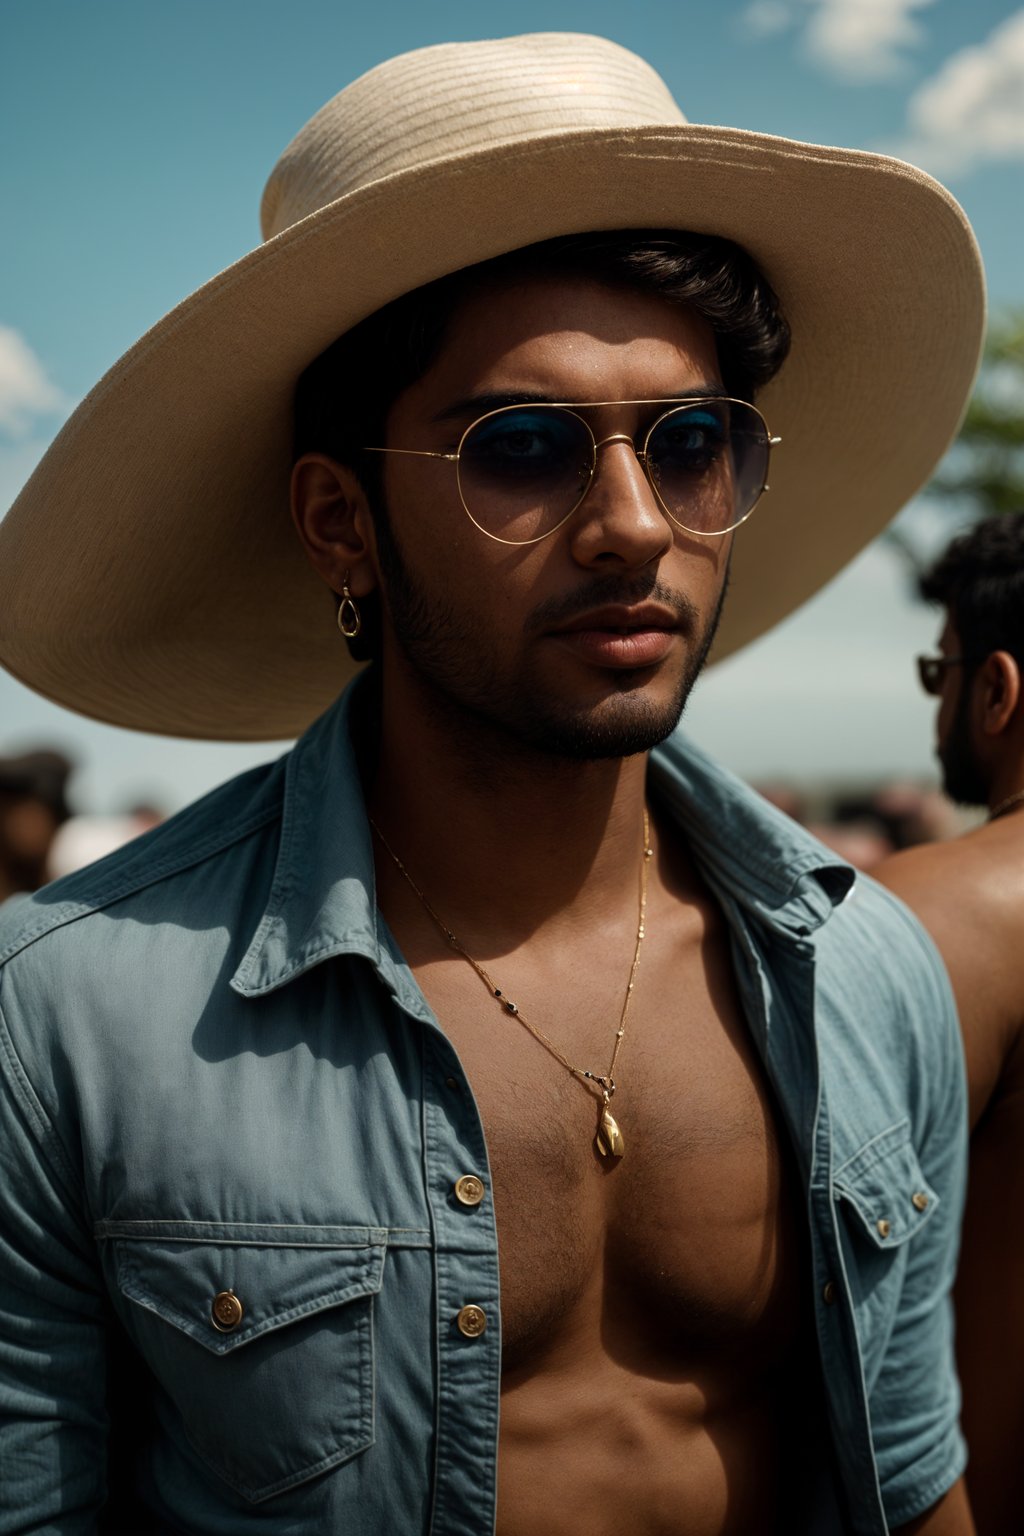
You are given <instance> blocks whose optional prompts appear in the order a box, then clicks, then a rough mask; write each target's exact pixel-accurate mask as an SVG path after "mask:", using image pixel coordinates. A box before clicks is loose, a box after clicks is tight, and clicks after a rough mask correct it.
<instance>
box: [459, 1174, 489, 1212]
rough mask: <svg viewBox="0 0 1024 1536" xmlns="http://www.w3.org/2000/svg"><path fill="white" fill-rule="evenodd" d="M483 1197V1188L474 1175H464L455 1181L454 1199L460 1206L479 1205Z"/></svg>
mask: <svg viewBox="0 0 1024 1536" xmlns="http://www.w3.org/2000/svg"><path fill="white" fill-rule="evenodd" d="M483 1197H484V1186H483V1184H482V1183H481V1181H480V1180H479V1179H478V1178H477V1176H476V1174H475V1173H464V1174H463V1175H462V1178H461V1179H457V1180H456V1181H455V1198H456V1200H457V1201H458V1202H459V1204H460V1205H479V1204H480V1201H481V1200H482V1199H483Z"/></svg>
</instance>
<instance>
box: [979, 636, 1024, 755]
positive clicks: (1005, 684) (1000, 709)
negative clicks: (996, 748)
mask: <svg viewBox="0 0 1024 1536" xmlns="http://www.w3.org/2000/svg"><path fill="white" fill-rule="evenodd" d="M980 678H981V685H982V716H981V728H982V730H983V731H984V733H985V735H986V736H1001V735H1002V733H1003V732H1004V731H1005V730H1006V728H1007V726H1008V725H1009V724H1010V722H1011V721H1012V720H1013V718H1014V716H1015V714H1016V712H1017V706H1018V705H1019V704H1020V702H1021V673H1020V667H1019V666H1018V665H1017V662H1016V661H1015V659H1014V658H1013V657H1012V656H1011V655H1010V653H1009V651H993V652H992V653H991V655H989V656H987V657H986V658H985V662H984V665H983V666H982V668H981V673H980Z"/></svg>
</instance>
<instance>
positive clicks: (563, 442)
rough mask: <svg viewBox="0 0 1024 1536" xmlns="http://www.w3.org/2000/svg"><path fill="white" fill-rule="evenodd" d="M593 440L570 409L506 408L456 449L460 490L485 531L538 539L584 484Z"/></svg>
mask: <svg viewBox="0 0 1024 1536" xmlns="http://www.w3.org/2000/svg"><path fill="white" fill-rule="evenodd" d="M593 462H594V440H593V438H592V437H591V435H590V432H589V431H588V429H587V427H586V425H585V424H584V423H583V422H582V421H581V420H580V418H579V417H578V416H574V415H573V414H572V412H571V411H566V410H562V409H560V408H558V407H557V406H544V405H513V406H507V407H505V408H503V409H502V410H498V411H492V412H491V413H490V415H488V416H484V417H482V418H481V420H480V421H478V422H475V423H474V425H473V426H472V427H470V429H469V431H468V432H467V433H466V436H465V437H464V438H463V440H462V447H461V449H460V451H459V490H460V492H461V494H462V500H463V503H464V505H465V508H466V511H467V512H468V513H469V515H470V517H471V518H472V519H473V521H474V522H475V523H476V524H477V526H478V527H480V528H482V529H483V530H484V532H485V533H490V534H493V535H494V536H495V537H496V538H499V539H506V540H508V542H509V543H512V544H526V543H529V541H530V540H531V539H538V538H542V537H543V536H544V534H546V533H550V532H551V530H552V528H555V527H557V525H558V524H559V523H560V522H562V520H563V519H564V518H566V517H568V515H569V513H570V512H571V511H572V510H573V508H574V507H575V506H576V505H577V504H578V503H579V500H580V497H581V496H582V495H583V493H584V491H585V490H586V488H587V485H588V484H589V482H590V475H591V471H592V468H593Z"/></svg>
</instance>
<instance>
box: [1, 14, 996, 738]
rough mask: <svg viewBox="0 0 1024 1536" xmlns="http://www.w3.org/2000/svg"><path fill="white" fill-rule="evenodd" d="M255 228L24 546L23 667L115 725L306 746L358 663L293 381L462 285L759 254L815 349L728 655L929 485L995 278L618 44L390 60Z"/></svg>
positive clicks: (23, 521) (916, 202)
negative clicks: (574, 251) (388, 313)
mask: <svg viewBox="0 0 1024 1536" xmlns="http://www.w3.org/2000/svg"><path fill="white" fill-rule="evenodd" d="M262 214H263V230H264V236H265V243H264V244H263V245H262V246H260V247H259V248H257V249H256V250H255V251H253V252H251V253H250V254H249V255H247V256H245V257H244V258H243V259H242V260H241V261H239V262H237V263H236V264H235V265H234V266H232V267H229V268H228V269H227V271H225V272H222V273H221V274H220V276H219V277H216V278H214V279H213V280H212V282H209V283H207V284H206V286H205V287H203V288H200V289H199V290H198V292H196V293H194V294H192V295H191V297H189V298H187V299H186V300H185V301H184V302H183V303H182V304H180V305H179V306H178V307H177V308H176V309H175V310H173V311H172V312H171V314H169V315H168V316H167V317H166V318H165V319H164V320H162V321H161V322H160V323H159V324H158V325H156V326H155V327H154V328H153V329H152V330H151V331H150V332H149V333H148V334H147V335H146V336H144V337H143V338H142V340H141V341H140V342H138V343H137V345H136V346H134V347H133V348H132V349H131V351H129V352H128V353H127V354H126V355H125V356H124V357H123V358H122V359H121V360H120V361H119V362H118V363H117V364H115V366H114V367H113V368H112V369H111V370H110V372H109V373H108V374H107V375H106V377H105V378H104V379H103V380H102V381H101V382H100V383H99V384H98V385H97V387H96V388H95V389H94V390H93V391H92V393H91V394H90V395H89V396H88V397H87V398H86V399H85V400H84V401H83V403H82V404H81V405H80V406H79V408H78V409H77V410H76V411H75V413H74V415H73V416H72V417H71V419H70V420H69V421H68V422H67V424H66V426H65V427H64V428H63V430H62V431H61V433H60V435H59V436H58V437H57V439H56V440H55V442H54V443H53V445H52V447H51V448H50V450H49V452H48V453H47V454H46V456H45V458H44V459H43V460H42V462H41V464H40V465H39V467H38V468H37V470H36V471H35V473H34V474H33V476H32V478H31V479H30V480H29V482H28V484H27V485H26V487H25V489H24V490H23V492H22V493H21V495H20V496H19V497H18V499H17V501H16V502H15V504H14V506H13V507H12V509H11V511H10V512H9V513H8V515H7V517H6V518H5V519H4V521H3V523H2V524H0V661H2V662H3V664H4V665H5V666H6V667H7V668H8V669H9V670H10V671H11V672H12V673H14V675H15V676H16V677H18V678H20V679H21V680H22V681H23V682H25V683H27V684H28V685H29V686H30V687H32V688H34V689H37V690H38V691H39V692H40V693H42V694H45V695H46V696H48V697H49V698H51V699H54V700H56V701H57V702H58V703H60V704H65V705H68V706H70V707H71V708H72V709H76V710H79V711H81V712H82V713H84V714H87V715H92V716H95V717H96V718H98V719H101V720H106V721H110V722H112V723H114V724H117V725H125V726H132V727H135V728H138V729H141V730H147V731H158V732H165V733H168V734H171V735H180V736H197V737H216V738H221V739H226V738H233V739H237V740H257V739H267V738H280V737H288V736H292V735H295V734H297V733H298V732H300V731H301V730H303V729H304V728H305V726H306V725H307V724H308V723H309V722H310V721H311V720H312V719H313V718H314V717H315V716H316V715H317V714H318V713H320V712H321V711H322V710H323V709H324V708H325V707H326V706H327V705H328V704H329V703H330V701H331V700H332V699H333V698H334V697H335V696H336V695H337V693H338V692H339V690H340V688H341V687H342V685H343V684H344V683H345V681H346V680H347V678H348V676H349V675H350V674H351V672H352V671H353V670H354V668H353V664H352V663H351V662H350V661H349V659H348V654H347V650H346V648H345V646H344V643H343V642H342V641H341V640H340V637H339V636H338V632H337V629H336V627H335V624H334V613H333V610H332V606H331V604H330V602H329V600H328V598H327V596H326V594H325V591H324V589H323V586H322V584H321V582H320V580H319V578H318V577H317V576H315V575H314V574H313V572H312V571H311V569H310V568H309V566H308V564H307V562H306V560H305V557H304V555H303V553H302V550H301V548H300V546H299V543H298V540H297V538H296V536H295V533H294V531H293V529H292V526H291V523H290V519H289V515H288V477H289V469H290V440H291V431H292V398H293V391H294V387H295V382H296V379H297V378H298V376H299V374H300V373H301V371H302V370H303V368H304V367H305V366H306V364H307V363H309V362H310V361H311V360H312V358H313V357H315V356H316V355H317V354H318V353H319V352H320V351H322V350H323V348H324V347H325V346H327V345H328V343H330V342H331V341H333V340H334V338H335V337H337V336H338V335H340V334H341V333H342V332H344V331H346V330H348V329H349V328H350V327H351V326H352V325H354V324H355V323H356V322H357V321H359V320H361V319H363V318H364V317H365V316H367V315H369V314H370V313H372V312H373V311H374V310H376V309H379V308H380V307H381V306H382V305H383V304H386V303H388V302H389V301H390V300H392V299H394V298H396V297H397V296H398V295H400V294H403V293H406V292H408V291H409V290H411V289H413V288H416V287H419V286H420V285H421V284H423V283H427V282H430V281H431V280H432V279H434V278H437V277H440V276H442V275H443V274H445V273H449V272H452V271H455V270H457V269H459V268H461V267H465V266H469V265H470V264H472V263H475V262H479V261H483V260H486V259H487V258H489V257H493V256H497V255H500V254H503V253H504V252H507V251H510V250H513V249H516V248H517V247H520V246H524V245H529V244H532V243H533V242H535V241H539V240H545V239H549V238H551V237H553V236H557V235H563V234H571V233H577V232H582V231H588V230H599V229H601V230H606V229H616V228H617V229H637V228H645V227H646V228H659V229H660V228H666V227H667V228H678V229H686V230H695V231H698V232H704V233H711V234H716V235H723V236H727V237H729V238H730V239H732V240H735V241H738V242H739V243H740V244H741V245H743V246H745V247H746V249H747V250H748V251H749V252H750V253H751V255H752V256H753V257H754V258H755V259H756V260H757V262H758V263H759V264H760V266H761V268H762V269H763V271H764V272H765V274H766V275H767V277H768V279H769V280H770V282H771V283H772V285H773V286H774V288H775V289H776V291H777V293H778V294H779V297H780V299H781V302H782V306H783V309H784V311H785V313H786V315H787V317H788V319H789V322H790V325H791V327H792V333H793V344H792V352H791V355H790V357H789V360H788V361H787V362H786V364H785V366H784V367H783V369H782V370H781V372H780V374H779V376H778V378H777V379H776V380H775V381H773V382H772V383H771V384H770V385H769V386H768V387H767V388H766V389H765V390H764V391H763V393H762V395H761V396H760V397H759V401H758V403H759V405H760V406H761V408H762V410H763V411H764V414H765V416H766V417H767V419H768V422H769V424H770V426H771V429H772V431H773V432H775V433H778V434H779V435H780V436H781V437H782V439H783V446H782V448H781V449H779V450H777V451H776V455H775V457H774V459H773V463H772V476H771V479H772V484H771V490H770V492H769V494H768V495H767V496H766V497H765V498H764V500H763V502H762V504H761V505H760V506H759V507H758V509H757V511H756V512H755V514H754V516H753V517H752V518H751V519H750V521H749V523H747V524H746V525H745V526H744V527H743V528H742V529H741V530H740V531H739V533H738V534H737V537H736V542H735V552H734V559H733V578H732V589H731V591H730V594H729V599H728V602H727V604H726V610H725V615H724V617H723V621H722V627H721V631H720V635H719V639H718V642H717V645H716V649H715V655H716V657H721V656H724V655H727V654H728V653H729V652H730V651H733V650H735V649H736V648H737V647H738V646H741V645H743V644H745V643H746V642H748V641H750V640H752V639H753V638H754V637H755V636H757V635H760V634H762V633H763V632H764V631H765V630H766V629H768V628H770V626H771V625H773V624H775V623H777V622H778V620H779V619H781V618H783V617H784V616H785V615H786V614H788V613H790V612H792V610H793V609H795V608H796V607H797V606H798V605H799V604H800V603H802V602H803V601H804V600H805V599H806V598H808V597H810V595H811V594H812V593H813V592H815V591H817V590H818V589H819V588H820V587H821V586H822V585H823V584H824V583H825V582H826V581H828V580H829V578H830V577H831V576H833V575H834V574H835V573H836V572H837V571H839V570H840V568H841V567H842V566H843V565H845V564H846V563H847V561H849V560H850V558H851V557H852V556H853V555H854V554H856V553H857V551H858V550H859V549H861V548H862V547H863V545H864V544H865V543H866V542H867V541H868V540H869V539H871V538H872V537H873V536H874V535H875V534H876V533H878V532H879V530H880V529H882V528H883V527H884V526H885V524H886V523H887V522H888V521H889V519H890V518H891V517H892V516H893V515H894V513H895V512H896V511H897V510H898V509H899V508H900V507H901V506H902V505H903V503H904V502H906V501H907V500H908V499H909V498H910V497H911V496H912V495H913V494H914V493H915V492H916V491H917V490H919V489H920V487H921V486H922V485H923V484H924V483H925V481H926V480H927V479H928V477H929V475H930V474H931V472H932V470H933V469H934V467H935V465H936V463H937V462H938V460H939V458H940V457H941V455H942V453H943V452H944V450H945V448H946V447H947V445H948V443H949V442H950V440H951V438H952V436H953V435H954V433H955V431H956V429H957V426H958V424H959V422H960V418H961V415H962V412H963V409H964V405H965V402H966V399H967V395H968V392H969V390H970V386H971V383H972V380H973V378H974V374H975V370H976V367H977V360H978V355H979V349H980V345H981V339H982V330H983V316H984V283H983V276H982V269H981V262H980V258H979V255H978V251H977V247H976V244H975V241H974V238H973V235H972V233H971V230H970V226H969V225H968V223H967V220H966V218H965V216H964V214H963V212H962V210H961V209H960V207H959V206H958V205H957V203H956V202H955V201H954V199H953V198H952V197H951V196H950V194H949V193H948V192H947V191H945V189H944V188H942V187H941V186H939V185H938V183H937V182H935V181H933V180H932V179H931V178H930V177H929V176H927V175H925V174H924V173H923V172H922V171H919V170H917V169H915V168H913V167H912V166H909V165H905V164H903V163H902V162H900V161H897V160H893V159H890V158H887V157H884V156H880V155H875V154H867V153H863V152H859V151H854V150H844V149H830V148H822V147H819V146H817V145H812V144H802V143H796V142H792V141H790V140H787V139H780V138H775V137H770V136H766V135H764V134H758V133H749V132H745V131H739V130H736V129H731V128H715V127H706V126H699V125H695V124H690V123H688V122H687V121H686V120H685V118H684V117H683V115H682V113H681V112H680V111H679V109H678V107H677V106H676V104H675V102H674V101H673V99H672V97H671V96H670V95H669V92H668V90H667V88H666V87H665V85H664V83H663V82H662V80H661V79H660V78H659V76H658V75H657V74H655V72H654V71H653V70H652V69H651V68H650V67H649V66H648V65H647V64H645V63H644V62H643V61H642V60H641V59H639V58H637V57H636V56H635V55H634V54H632V53H629V52H628V51H627V50H626V49H624V48H621V47H619V46H618V45H616V44H614V43H611V42H608V41H606V40H604V39H602V38H596V37H586V36H579V35H575V34H556V33H552V34H546V33H545V34H539V35H534V36H526V37H514V38H506V39H503V40H500V41H495V42H474V43H454V44H443V45H440V46H437V47H431V48H424V49H420V50H418V51H416V52H414V53H408V54H405V55H403V56H401V57H399V58H396V59H392V60H390V61H388V62H387V63H384V64H381V65H379V66H378V67H377V68H375V69H372V70H371V71H370V72H369V73H368V74H366V75H363V76H362V77H361V78H360V79H358V80H356V81H355V82H354V84H352V85H349V86H348V87H346V89H345V90H343V91H342V92H341V93H340V94H339V95H338V96H336V97H335V98H334V99H333V100H332V101H330V102H329V103H328V104H327V105H326V106H325V107H324V108H323V109H322V110H321V111H320V112H319V113H317V115H316V116H315V117H314V118H313V119H312V120H311V121H310V122H309V123H308V124H307V125H306V126H305V128H303V129H302V131H301V132H300V133H299V134H298V135H297V137H296V138H295V139H294V140H293V142H292V143H291V145H289V147H288V149H287V150H286V151H285V153H284V155H283V156H282V158H281V160H280V161H279V162H278V165H277V167H276V168H275V170H274V172H273V174H272V175H271V178H270V181H269V183H268V185H267V189H266V192H265V194H264V199H263V209H262ZM439 557H440V556H439ZM870 621H871V619H870V615H865V622H866V623H870Z"/></svg>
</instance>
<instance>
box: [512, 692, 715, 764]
mask: <svg viewBox="0 0 1024 1536" xmlns="http://www.w3.org/2000/svg"><path fill="white" fill-rule="evenodd" d="M689 691H690V690H689V688H687V689H686V691H685V692H684V693H682V695H681V696H680V695H679V694H677V695H676V696H674V697H673V698H671V699H668V700H665V699H654V698H650V697H647V696H645V691H644V690H642V689H637V688H636V687H635V686H634V687H633V688H631V689H630V691H629V692H628V693H626V692H625V691H624V690H622V689H620V690H619V691H617V693H616V694H615V695H614V696H613V697H612V698H610V699H606V700H605V701H604V702H603V703H602V704H601V705H598V706H597V707H595V708H593V709H590V710H586V711H579V712H577V713H574V712H573V711H572V710H571V709H566V708H562V709H559V708H557V706H556V707H552V703H551V702H550V701H544V702H539V701H538V700H536V699H535V700H534V709H533V718H532V720H531V722H530V727H529V731H528V736H529V740H530V744H531V745H533V746H534V747H538V748H540V749H541V750H542V751H544V752H546V753H547V754H549V755H550V756H552V757H562V758H567V759H570V760H572V761H574V762H596V761H599V760H601V759H607V758H620V757H635V756H636V755H637V754H638V753H641V752H650V751H651V749H652V748H653V747H656V746H658V744H659V743H660V742H662V741H664V740H665V738H666V737H667V736H670V735H671V734H672V732H673V731H674V730H675V728H676V726H677V725H678V724H679V719H680V716H681V715H682V713H683V708H684V706H685V704H686V699H687V697H688V695H689Z"/></svg>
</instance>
